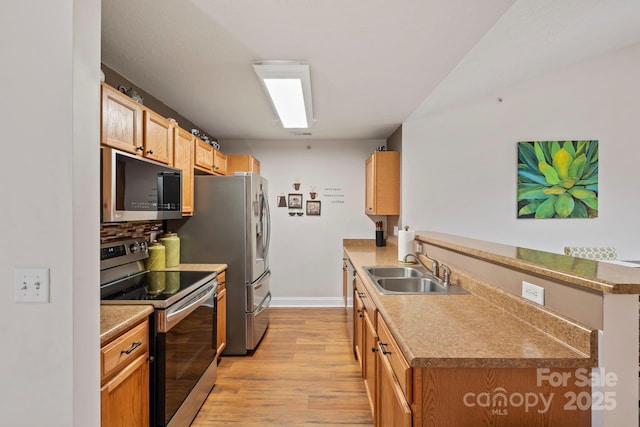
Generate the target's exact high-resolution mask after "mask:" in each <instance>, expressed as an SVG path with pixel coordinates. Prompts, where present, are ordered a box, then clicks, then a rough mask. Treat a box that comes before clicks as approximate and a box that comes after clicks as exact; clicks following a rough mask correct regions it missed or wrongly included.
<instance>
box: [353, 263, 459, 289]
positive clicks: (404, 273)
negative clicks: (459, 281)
mask: <svg viewBox="0 0 640 427" xmlns="http://www.w3.org/2000/svg"><path fill="white" fill-rule="evenodd" d="M364 269H365V271H366V272H367V274H368V275H369V277H370V278H371V280H372V281H373V283H374V284H375V285H376V288H377V289H378V291H379V292H380V293H381V294H384V295H399V294H421V295H425V294H428V295H435V294H438V295H462V294H468V293H469V292H467V291H466V290H465V289H463V288H461V287H460V286H456V285H449V286H444V284H443V283H442V281H441V280H440V279H439V278H437V277H434V276H433V275H432V274H430V273H429V272H428V271H427V270H426V269H425V268H423V267H421V266H420V267H418V266H395V265H389V266H370V267H364Z"/></svg>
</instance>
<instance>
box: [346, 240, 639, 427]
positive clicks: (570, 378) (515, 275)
mask: <svg viewBox="0 0 640 427" xmlns="http://www.w3.org/2000/svg"><path fill="white" fill-rule="evenodd" d="M416 243H417V244H419V245H422V250H423V252H426V253H427V254H429V256H431V257H434V258H436V259H438V261H439V262H441V263H444V264H446V265H447V266H449V267H450V268H451V270H452V274H451V281H452V282H453V283H454V284H457V285H459V286H461V287H463V288H465V289H466V290H468V291H469V292H470V293H469V294H467V295H383V294H381V293H379V292H378V291H377V289H376V287H375V286H374V284H373V283H372V282H371V280H370V279H369V277H368V275H367V274H366V271H365V270H364V268H363V267H365V266H371V265H399V262H398V260H397V248H396V247H395V246H393V245H389V246H387V247H375V245H374V244H373V242H372V241H367V240H350V239H345V240H344V242H343V244H344V248H345V256H346V257H347V258H348V259H349V260H350V261H351V262H352V264H353V265H354V267H355V271H356V273H357V278H356V281H355V287H356V294H354V311H355V312H356V314H357V315H356V316H355V317H354V324H357V323H358V319H359V318H362V317H364V318H365V320H366V321H371V323H372V326H373V331H372V332H370V334H371V333H372V334H376V333H377V334H378V335H379V336H378V337H376V338H377V339H378V341H381V340H382V338H381V337H382V336H384V335H383V333H385V329H388V332H389V333H390V335H391V337H390V341H392V344H393V343H394V342H395V344H397V348H398V350H399V352H400V353H401V354H402V359H404V362H406V364H407V368H406V369H405V371H404V372H405V373H404V374H402V373H401V374H400V375H399V371H398V370H397V369H395V368H396V367H395V366H394V367H393V368H394V369H393V370H392V371H393V372H394V374H395V378H396V380H397V381H396V382H395V384H397V385H399V386H400V387H399V389H400V390H401V391H400V392H396V393H395V395H396V398H397V397H398V396H399V397H400V399H399V402H400V403H399V404H398V405H397V406H396V409H399V412H402V406H403V403H402V400H403V399H404V400H405V404H406V406H405V408H404V409H405V411H404V412H405V417H406V416H407V412H408V416H409V417H410V418H409V421H412V422H413V425H431V424H430V423H431V422H433V421H434V420H438V419H442V420H445V419H446V420H447V421H448V422H453V419H452V418H451V417H452V416H453V417H460V418H459V420H460V421H461V422H462V420H467V421H468V420H471V419H476V420H492V421H491V422H492V423H494V424H491V425H514V424H513V423H514V422H515V423H516V424H518V425H549V424H545V422H547V423H549V422H551V424H550V425H587V426H588V425H631V423H632V421H630V420H637V416H638V415H637V402H638V382H637V362H638V297H637V295H635V294H637V293H640V271H636V270H635V269H633V268H627V267H622V266H618V265H614V264H606V263H603V262H596V261H591V260H583V259H577V258H573V257H568V256H565V255H559V254H552V253H548V252H543V251H536V250H532V249H527V248H518V247H512V246H508V245H500V244H495V243H490V242H484V241H480V240H474V239H468V238H464V237H459V236H452V235H447V234H442V233H435V232H416ZM522 281H527V282H529V283H534V284H536V285H539V286H542V287H544V289H545V293H546V295H545V304H544V306H542V305H538V304H535V303H532V302H529V301H527V300H525V299H524V298H522V297H521V296H520V295H521V294H520V290H521V286H522ZM361 288H363V289H361ZM357 292H360V293H361V294H362V295H363V299H365V300H366V299H367V298H368V299H370V300H371V302H372V304H371V305H373V307H374V309H375V310H374V319H370V317H371V316H368V315H367V313H366V312H367V311H368V308H367V307H366V303H365V304H364V306H365V307H364V308H363V309H362V311H359V310H360V307H359V305H358V303H357V301H358V298H359V295H358V293H357ZM358 316H359V317H358ZM376 317H377V320H375V319H376ZM363 330H364V332H362V336H364V337H365V338H366V336H367V332H366V322H365V327H364V329H363ZM365 338H361V339H362V341H361V342H364V339H365ZM355 339H356V341H357V340H358V339H359V337H358V334H357V333H356V338H355ZM367 344H368V342H367ZM368 347H369V346H368V345H364V346H361V348H362V350H363V351H362V353H363V357H362V358H363V359H364V360H365V362H366V360H367V352H369V350H370V349H369V348H368ZM382 348H384V347H382ZM377 353H378V355H379V356H378V358H377V359H374V360H376V362H374V365H377V367H376V370H377V372H378V373H383V372H384V368H385V366H386V365H385V364H386V361H385V360H384V358H383V357H382V354H383V353H384V352H383V351H377ZM401 361H402V360H401ZM592 368H593V375H592V376H590V375H589V374H590V373H591V370H592ZM366 371H367V367H366V363H365V366H363V376H364V377H365V384H367V375H366ZM400 372H402V371H400ZM403 376H404V379H401V378H400V377H403ZM558 379H562V380H558ZM372 381H374V382H375V381H379V382H380V381H384V375H378V377H377V378H375V379H373V380H372ZM510 381H511V382H510ZM385 384H386V385H389V383H388V382H387V383H385ZM403 384H404V385H403ZM393 385H394V383H393V382H392V383H391V386H393ZM374 389H375V388H374ZM378 390H382V384H381V385H380V386H379V387H378ZM500 392H501V393H502V395H500ZM470 393H471V394H470ZM483 393H484V394H483ZM492 393H493V394H492ZM379 394H382V395H378V396H377V397H376V396H370V401H372V402H374V403H372V405H373V407H374V416H375V417H377V419H378V421H383V420H385V419H387V418H386V416H387V415H385V413H384V412H385V410H384V409H381V407H384V406H387V407H388V406H389V405H390V403H389V402H390V401H393V399H387V398H385V397H384V393H383V392H380V393H379ZM480 396H483V397H486V398H491V399H490V400H491V401H489V402H483V401H482V400H481V399H480ZM526 396H531V397H532V398H533V396H537V397H538V402H537V404H538V406H535V408H534V407H533V406H532V407H530V408H529V410H528V411H526V410H525V407H526V405H525V404H524V401H522V402H521V401H519V400H518V399H517V398H519V397H523V398H524V397H526ZM474 397H475V398H476V400H474ZM500 398H504V399H506V401H505V402H502V401H501V400H500ZM544 399H548V400H547V402H548V404H549V405H548V406H545V403H544ZM396 400H398V399H396ZM501 403H506V404H502V405H501ZM391 406H393V403H391ZM396 419H397V418H396ZM405 419H406V418H405ZM633 422H637V421H633ZM505 423H506V424H505ZM522 423H524V424H522ZM527 423H528V424H527ZM532 423H533V424H532ZM558 423H560V424H558ZM436 424H437V423H436Z"/></svg>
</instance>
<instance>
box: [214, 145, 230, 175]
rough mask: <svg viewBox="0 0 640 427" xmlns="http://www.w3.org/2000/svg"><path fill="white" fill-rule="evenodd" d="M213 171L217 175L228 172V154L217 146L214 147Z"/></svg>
mask: <svg viewBox="0 0 640 427" xmlns="http://www.w3.org/2000/svg"><path fill="white" fill-rule="evenodd" d="M213 173H215V174H216V175H226V174H227V155H226V154H224V153H223V152H222V151H219V150H216V149H215V148H214V149H213Z"/></svg>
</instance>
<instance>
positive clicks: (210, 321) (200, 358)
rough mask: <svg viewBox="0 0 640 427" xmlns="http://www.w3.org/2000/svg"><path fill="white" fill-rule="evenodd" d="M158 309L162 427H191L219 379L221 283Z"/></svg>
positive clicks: (158, 397)
mask: <svg viewBox="0 0 640 427" xmlns="http://www.w3.org/2000/svg"><path fill="white" fill-rule="evenodd" d="M211 283H212V282H209V283H208V284H207V285H205V286H204V287H203V288H204V289H201V290H198V291H196V292H193V293H192V294H190V295H189V296H187V297H185V298H183V299H182V300H180V301H178V302H177V303H176V304H173V305H171V306H170V307H169V308H167V309H166V310H157V311H156V313H157V328H158V333H157V344H156V356H157V357H156V399H155V403H156V410H155V415H156V417H155V419H156V425H157V426H162V427H164V426H184V425H189V424H190V423H191V421H192V420H193V418H194V417H195V416H196V414H197V412H198V410H199V408H200V406H201V405H202V403H203V402H204V401H205V400H206V398H207V396H208V394H209V392H210V391H211V388H212V387H213V385H214V383H215V379H216V365H217V362H216V360H215V358H216V317H217V316H216V310H217V292H216V291H217V283H216V282H213V283H214V284H213V285H212V284H211Z"/></svg>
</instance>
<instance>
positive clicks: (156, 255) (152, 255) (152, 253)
mask: <svg viewBox="0 0 640 427" xmlns="http://www.w3.org/2000/svg"><path fill="white" fill-rule="evenodd" d="M165 251H166V249H165V247H164V245H163V244H161V243H160V242H156V241H153V242H151V243H150V244H149V258H147V270H164V269H165V268H166V260H165V257H166V255H165Z"/></svg>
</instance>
